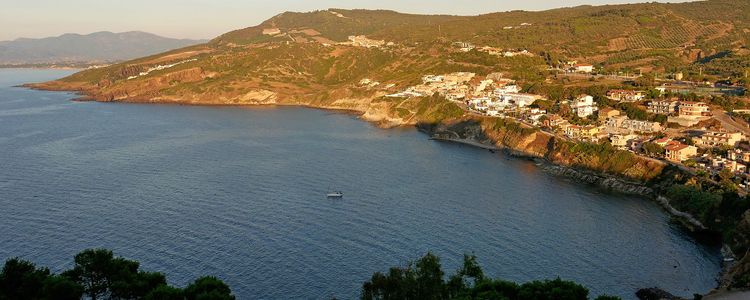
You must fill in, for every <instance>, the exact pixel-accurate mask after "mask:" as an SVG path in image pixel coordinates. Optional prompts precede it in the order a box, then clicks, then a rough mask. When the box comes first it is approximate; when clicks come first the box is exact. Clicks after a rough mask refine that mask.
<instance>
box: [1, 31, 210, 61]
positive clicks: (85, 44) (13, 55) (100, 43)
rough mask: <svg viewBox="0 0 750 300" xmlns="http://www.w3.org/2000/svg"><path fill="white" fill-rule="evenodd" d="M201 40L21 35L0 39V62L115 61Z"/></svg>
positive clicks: (128, 34)
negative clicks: (36, 37)
mask: <svg viewBox="0 0 750 300" xmlns="http://www.w3.org/2000/svg"><path fill="white" fill-rule="evenodd" d="M203 42H205V41H201V40H186V39H185V40H182V39H171V38H165V37H161V36H158V35H154V34H150V33H146V32H138V31H132V32H123V33H112V32H96V33H91V34H87V35H80V34H71V33H69V34H63V35H61V36H57V37H48V38H42V39H28V38H20V39H16V40H13V41H3V42H0V65H33V64H63V63H83V64H87V63H88V64H91V63H108V62H118V61H123V60H128V59H134V58H138V57H142V56H146V55H152V54H156V53H159V52H164V51H167V50H171V49H176V48H182V47H185V46H190V45H195V44H199V43H203Z"/></svg>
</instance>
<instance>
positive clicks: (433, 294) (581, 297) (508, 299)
mask: <svg viewBox="0 0 750 300" xmlns="http://www.w3.org/2000/svg"><path fill="white" fill-rule="evenodd" d="M443 275H444V273H443V271H442V268H441V267H440V259H439V258H438V257H437V256H435V255H434V254H432V253H427V255H425V256H424V257H422V258H420V259H419V260H417V261H416V262H415V263H410V264H409V265H408V266H406V267H404V268H398V267H395V268H391V269H390V271H389V272H388V274H383V273H380V272H376V273H375V274H373V275H372V278H371V279H370V280H369V281H367V282H365V283H364V284H363V285H362V295H361V298H362V299H363V300H390V299H394V300H395V299H466V300H468V299H500V300H552V299H554V300H587V299H588V295H589V291H588V289H586V288H585V287H583V286H581V285H579V284H576V283H574V282H570V281H564V280H562V279H559V278H558V279H555V280H545V281H532V282H528V283H524V284H521V285H519V284H517V283H514V282H510V281H504V280H500V279H489V278H486V277H485V276H484V272H483V271H482V268H481V267H480V266H479V264H478V263H477V260H476V257H475V256H473V255H464V263H463V266H462V267H461V268H459V269H458V270H457V271H456V273H455V274H453V275H451V276H449V279H448V281H444V280H443ZM596 299H597V300H614V299H619V298H617V297H611V296H600V297H599V298H596Z"/></svg>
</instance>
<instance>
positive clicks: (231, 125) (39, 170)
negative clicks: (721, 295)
mask: <svg viewBox="0 0 750 300" xmlns="http://www.w3.org/2000/svg"><path fill="white" fill-rule="evenodd" d="M68 73H69V71H39V70H34V71H32V70H0V207H1V208H2V209H0V259H5V258H8V257H13V256H20V257H23V258H25V259H29V260H32V261H34V262H37V263H38V264H40V265H45V266H49V267H50V268H51V269H52V270H53V271H60V270H64V269H66V268H69V267H71V265H72V260H73V259H72V258H73V256H74V255H75V254H76V253H78V252H79V251H81V250H83V249H86V248H91V247H105V248H109V249H113V250H114V251H115V252H116V254H119V255H122V256H125V257H127V258H131V259H136V260H139V261H140V262H141V263H142V266H143V267H144V268H145V269H148V270H158V271H163V272H165V273H166V274H167V277H168V279H169V280H170V282H171V283H173V284H176V285H178V286H184V285H185V284H186V283H187V282H189V281H190V280H191V279H194V278H196V277H198V276H201V275H215V276H218V277H220V278H222V279H223V280H225V281H226V282H227V283H229V284H230V286H231V287H232V289H233V291H234V292H235V294H236V295H237V296H239V297H238V298H240V299H322V298H327V297H330V296H332V295H333V296H337V297H339V298H343V299H351V298H356V297H357V296H358V295H359V291H360V286H361V283H362V282H363V281H365V280H367V279H368V278H369V277H370V275H371V274H372V273H373V272H374V271H378V270H383V271H384V270H387V268H388V267H390V266H394V265H403V264H405V263H406V262H407V261H408V260H410V259H414V258H417V257H419V256H421V255H422V254H424V253H425V252H427V251H433V252H435V253H437V254H438V255H440V256H441V257H442V258H443V262H444V265H445V268H446V269H447V271H448V272H452V270H455V269H456V268H457V267H458V263H459V262H460V261H461V259H462V254H463V253H465V252H473V253H474V254H476V255H477V256H478V257H479V261H480V263H481V264H482V266H483V267H484V268H485V271H486V273H489V274H490V275H492V276H496V277H502V278H505V279H509V280H516V281H528V280H534V279H546V278H554V277H557V276H560V277H562V278H564V279H570V280H575V281H578V282H580V283H582V284H585V285H586V286H587V287H589V288H590V289H591V290H592V293H593V294H600V293H605V292H606V293H609V294H616V295H620V296H622V297H624V298H625V299H631V298H634V296H633V293H634V292H635V290H637V289H638V288H642V287H650V286H660V287H662V288H665V289H667V290H669V291H672V292H674V293H677V294H681V295H684V296H691V295H692V294H693V293H701V292H706V291H708V290H710V289H711V288H712V287H714V286H715V277H716V276H717V274H718V272H719V271H720V266H719V263H720V258H719V253H718V249H714V248H708V247H704V246H701V245H697V244H695V243H694V242H693V241H692V240H691V239H689V238H688V237H686V235H685V234H683V233H682V232H681V231H680V230H679V229H678V228H676V227H675V226H674V225H670V224H669V222H668V220H669V218H668V216H666V215H665V214H664V213H663V212H662V211H660V210H659V208H658V207H657V206H656V205H654V204H653V203H651V202H649V201H647V200H644V199H640V198H636V197H627V196H621V195H613V194H609V193H606V192H603V191H601V190H600V189H597V188H594V187H590V186H586V185H582V184H579V183H575V182H570V181H569V180H566V179H562V178H558V177H555V176H552V175H549V174H547V173H544V172H542V171H540V170H539V169H538V168H537V167H536V166H535V165H534V164H532V163H530V162H526V161H521V160H506V159H505V158H504V156H502V155H501V154H491V153H488V152H487V151H482V150H478V149H474V148H470V147H466V146H459V145H454V144H445V143H440V142H433V141H428V140H427V137H426V136H425V135H423V134H420V133H418V132H416V131H415V130H413V129H395V130H382V129H378V128H375V127H373V126H371V125H370V124H368V123H365V122H362V121H360V120H357V119H356V118H355V117H353V116H351V115H346V114H338V113H330V112H326V111H320V110H312V109H304V108H239V107H190V106H167V105H138V104H113V103H92V102H85V103H82V102H71V101H69V100H70V99H71V98H72V97H73V95H71V94H68V93H56V92H40V91H31V90H26V89H22V88H12V87H10V86H13V85H16V84H20V83H24V82H34V81H43V80H48V79H53V78H57V77H61V76H63V75H65V74H68ZM329 186H333V187H335V188H336V189H341V190H343V191H344V192H345V194H346V197H345V199H344V200H340V201H337V200H333V201H332V200H327V199H325V198H324V196H323V195H324V193H325V192H326V190H327V189H328V187H329ZM675 266H677V268H675Z"/></svg>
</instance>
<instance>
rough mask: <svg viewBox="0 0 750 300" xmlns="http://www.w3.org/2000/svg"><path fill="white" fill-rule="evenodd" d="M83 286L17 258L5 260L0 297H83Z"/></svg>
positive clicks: (62, 299) (66, 298) (0, 282)
mask: <svg viewBox="0 0 750 300" xmlns="http://www.w3.org/2000/svg"><path fill="white" fill-rule="evenodd" d="M81 296H83V287H82V286H81V285H79V284H78V283H76V282H74V281H72V280H70V279H68V278H66V277H62V276H58V275H53V274H51V273H50V271H49V270H48V269H47V268H41V269H37V267H36V266H35V265H34V264H33V263H31V262H28V261H24V260H20V259H17V258H12V259H9V260H8V261H6V262H5V265H4V266H3V270H2V272H1V273H0V299H60V300H72V299H81Z"/></svg>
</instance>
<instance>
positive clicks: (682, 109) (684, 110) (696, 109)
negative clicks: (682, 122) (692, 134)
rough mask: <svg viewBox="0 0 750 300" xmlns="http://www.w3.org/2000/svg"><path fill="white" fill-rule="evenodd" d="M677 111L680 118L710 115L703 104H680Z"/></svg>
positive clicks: (706, 106)
mask: <svg viewBox="0 0 750 300" xmlns="http://www.w3.org/2000/svg"><path fill="white" fill-rule="evenodd" d="M678 110H679V114H680V116H681V117H688V118H695V117H706V116H710V115H711V112H710V109H709V108H708V105H707V104H706V103H703V102H689V101H688V102H681V103H680V106H679V108H678Z"/></svg>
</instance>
